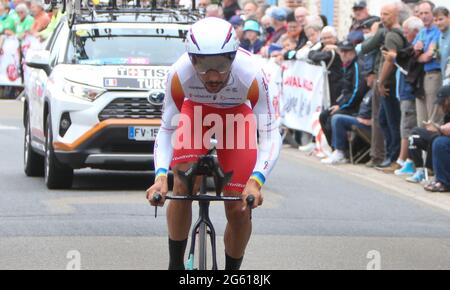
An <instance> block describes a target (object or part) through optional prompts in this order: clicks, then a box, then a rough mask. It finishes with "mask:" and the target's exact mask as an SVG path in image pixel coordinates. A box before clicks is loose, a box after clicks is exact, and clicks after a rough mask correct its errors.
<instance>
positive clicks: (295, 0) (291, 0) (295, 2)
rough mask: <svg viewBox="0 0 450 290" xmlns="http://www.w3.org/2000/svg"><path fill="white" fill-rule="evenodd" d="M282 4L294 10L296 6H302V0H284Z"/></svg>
mask: <svg viewBox="0 0 450 290" xmlns="http://www.w3.org/2000/svg"><path fill="white" fill-rule="evenodd" d="M284 6H286V7H287V8H289V9H291V10H292V11H294V10H295V9H296V8H298V7H301V6H303V0H285V1H284Z"/></svg>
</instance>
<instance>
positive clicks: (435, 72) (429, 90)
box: [414, 1, 443, 126]
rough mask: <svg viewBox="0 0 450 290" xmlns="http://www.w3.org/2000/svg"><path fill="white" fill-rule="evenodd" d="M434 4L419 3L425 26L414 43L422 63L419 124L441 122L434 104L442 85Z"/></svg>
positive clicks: (418, 101) (440, 114)
mask: <svg viewBox="0 0 450 290" xmlns="http://www.w3.org/2000/svg"><path fill="white" fill-rule="evenodd" d="M433 9H434V4H433V2H430V1H422V2H420V4H419V11H420V19H422V21H423V24H424V25H425V27H424V28H423V29H422V30H421V31H420V33H419V34H418V35H417V37H416V39H415V41H414V44H415V47H414V48H415V50H416V51H417V53H418V54H420V55H419V58H418V60H419V62H420V63H423V64H424V70H425V78H424V84H423V87H424V90H425V93H424V96H421V97H420V98H418V99H417V100H416V104H417V121H418V122H419V126H421V125H422V124H423V122H427V121H432V122H434V123H437V124H440V123H442V119H443V113H442V111H440V110H439V107H438V106H436V104H435V103H436V96H437V90H438V89H439V88H440V87H441V85H442V75H441V65H440V63H439V62H438V60H437V58H436V50H437V45H438V42H439V35H440V31H439V28H437V26H435V25H434V24H433V12H432V11H433Z"/></svg>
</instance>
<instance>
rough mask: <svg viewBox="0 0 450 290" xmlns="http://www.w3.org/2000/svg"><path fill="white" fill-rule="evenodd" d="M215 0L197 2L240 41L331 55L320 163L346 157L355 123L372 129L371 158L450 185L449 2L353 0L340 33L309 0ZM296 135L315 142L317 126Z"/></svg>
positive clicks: (317, 59) (265, 49) (289, 53)
mask: <svg viewBox="0 0 450 290" xmlns="http://www.w3.org/2000/svg"><path fill="white" fill-rule="evenodd" d="M208 1H210V0H200V2H199V3H203V4H202V5H204V6H203V7H204V9H205V11H206V16H214V17H222V18H224V19H226V20H228V21H229V22H230V23H231V24H232V25H233V26H234V27H235V29H236V31H238V35H239V38H240V40H241V46H242V48H244V49H246V50H248V51H250V52H252V53H254V54H259V55H261V56H262V57H265V58H274V59H275V60H276V61H277V62H278V63H280V64H281V62H283V61H286V60H302V61H307V62H311V63H316V64H320V63H322V62H323V63H325V65H326V67H327V70H328V82H329V87H330V104H331V106H330V107H329V108H328V107H327V108H324V110H323V112H322V114H321V116H320V123H321V125H322V130H323V132H324V134H325V136H326V138H327V140H328V143H329V144H330V146H331V147H332V149H333V152H332V153H331V154H323V153H322V152H320V154H318V156H319V157H320V158H322V163H324V164H331V165H337V164H342V163H346V162H348V157H349V142H352V140H353V139H351V138H349V136H350V135H351V134H349V132H351V131H353V130H356V131H357V132H359V134H361V132H363V133H365V134H366V135H368V136H369V137H368V139H369V140H370V142H369V145H370V146H371V149H370V157H371V158H370V161H368V162H367V164H366V166H368V167H371V168H376V169H378V170H380V171H382V172H384V173H387V174H396V175H398V176H404V177H405V178H406V180H407V181H409V182H413V183H424V184H425V189H426V190H428V191H432V192H448V191H450V123H449V121H450V89H449V86H448V85H449V84H450V62H449V55H450V47H449V45H450V29H449V27H450V17H449V11H448V9H447V8H445V7H436V6H435V4H434V3H433V2H432V1H420V2H418V3H415V4H405V3H403V2H401V1H398V2H393V3H390V4H386V5H383V7H382V9H381V13H380V15H371V14H370V12H369V9H368V6H367V2H366V1H359V0H358V1H355V2H354V5H353V6H352V7H351V9H352V10H353V22H352V24H351V27H350V28H349V31H348V34H347V35H345V36H344V37H342V38H341V39H339V38H338V33H337V31H336V29H335V28H334V27H333V26H328V21H327V19H326V17H325V16H323V15H314V14H312V13H310V11H308V9H307V7H305V5H304V3H303V1H299V0H290V1H286V2H285V6H284V7H277V6H273V5H272V6H271V5H269V4H268V1H267V2H266V1H264V0H262V1H261V0H260V1H255V0H249V1H246V2H244V3H243V5H242V7H241V6H240V5H239V3H238V1H237V0H225V1H223V2H222V5H217V4H211V3H209V2H208ZM199 5H200V4H199ZM295 135H296V136H297V137H298V136H300V137H298V138H297V141H298V143H302V141H300V139H301V140H303V142H305V140H308V141H306V142H307V143H308V144H301V145H303V146H300V150H302V151H306V152H307V151H312V150H313V149H314V148H316V146H315V145H314V138H313V137H312V136H307V138H304V137H305V135H309V134H305V133H304V132H295ZM302 135H303V138H302ZM311 141H312V142H311ZM424 153H425V154H424ZM424 156H426V159H427V160H426V161H425V160H423V159H424ZM429 176H434V178H433V179H431V178H429Z"/></svg>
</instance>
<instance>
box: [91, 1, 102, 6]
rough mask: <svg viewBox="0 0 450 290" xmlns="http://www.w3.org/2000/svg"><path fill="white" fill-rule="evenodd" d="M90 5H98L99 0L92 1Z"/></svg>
mask: <svg viewBox="0 0 450 290" xmlns="http://www.w3.org/2000/svg"><path fill="white" fill-rule="evenodd" d="M92 3H93V4H94V5H98V4H100V0H92Z"/></svg>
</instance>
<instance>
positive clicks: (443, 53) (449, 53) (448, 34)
mask: <svg viewBox="0 0 450 290" xmlns="http://www.w3.org/2000/svg"><path fill="white" fill-rule="evenodd" d="M433 16H434V20H435V23H436V26H437V27H438V28H439V30H440V31H441V36H440V38H439V43H438V51H439V58H440V60H441V73H442V75H443V76H445V70H446V68H447V63H448V59H449V57H450V29H449V28H450V17H449V11H448V9H447V8H445V7H437V8H436V9H434V10H433Z"/></svg>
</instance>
